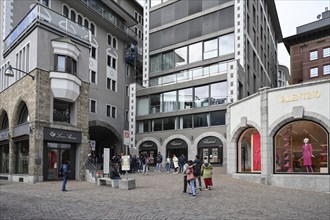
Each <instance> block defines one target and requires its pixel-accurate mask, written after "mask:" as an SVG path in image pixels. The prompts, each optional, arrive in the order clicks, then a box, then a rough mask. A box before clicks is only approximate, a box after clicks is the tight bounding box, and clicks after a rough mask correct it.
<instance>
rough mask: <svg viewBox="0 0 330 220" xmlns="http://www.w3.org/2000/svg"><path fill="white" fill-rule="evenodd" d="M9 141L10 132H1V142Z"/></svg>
mask: <svg viewBox="0 0 330 220" xmlns="http://www.w3.org/2000/svg"><path fill="white" fill-rule="evenodd" d="M8 139H9V131H8V130H6V131H1V132H0V141H3V140H8Z"/></svg>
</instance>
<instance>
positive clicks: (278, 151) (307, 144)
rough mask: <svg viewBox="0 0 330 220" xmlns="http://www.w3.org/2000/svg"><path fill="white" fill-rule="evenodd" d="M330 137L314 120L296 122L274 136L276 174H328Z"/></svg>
mask: <svg viewBox="0 0 330 220" xmlns="http://www.w3.org/2000/svg"><path fill="white" fill-rule="evenodd" d="M328 140H329V134H328V133H327V132H326V131H325V129H323V128H322V127H321V126H320V125H318V124H316V123H314V122H312V121H306V120H301V121H295V122H292V123H289V124H287V125H285V126H284V127H283V128H282V129H280V130H279V131H278V133H277V134H276V135H275V146H274V164H275V173H309V174H312V173H328V172H329V169H328V168H329V164H328V148H329V143H328Z"/></svg>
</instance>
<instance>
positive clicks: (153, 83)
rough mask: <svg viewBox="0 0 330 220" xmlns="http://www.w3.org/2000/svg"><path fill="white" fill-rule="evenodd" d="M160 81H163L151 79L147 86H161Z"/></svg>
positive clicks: (157, 78) (160, 78)
mask: <svg viewBox="0 0 330 220" xmlns="http://www.w3.org/2000/svg"><path fill="white" fill-rule="evenodd" d="M162 79H163V77H156V78H151V79H150V81H149V86H158V85H162Z"/></svg>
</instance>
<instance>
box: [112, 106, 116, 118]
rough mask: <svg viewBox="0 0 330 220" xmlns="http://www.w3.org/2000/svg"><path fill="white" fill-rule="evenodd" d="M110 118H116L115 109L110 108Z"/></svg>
mask: <svg viewBox="0 0 330 220" xmlns="http://www.w3.org/2000/svg"><path fill="white" fill-rule="evenodd" d="M111 117H112V118H116V117H117V109H116V107H113V106H112V107H111Z"/></svg>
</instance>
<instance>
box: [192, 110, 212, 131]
mask: <svg viewBox="0 0 330 220" xmlns="http://www.w3.org/2000/svg"><path fill="white" fill-rule="evenodd" d="M207 115H208V114H207V113H202V114H196V115H194V128H199V127H208V126H209V124H208V120H207Z"/></svg>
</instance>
